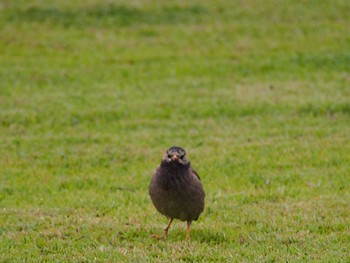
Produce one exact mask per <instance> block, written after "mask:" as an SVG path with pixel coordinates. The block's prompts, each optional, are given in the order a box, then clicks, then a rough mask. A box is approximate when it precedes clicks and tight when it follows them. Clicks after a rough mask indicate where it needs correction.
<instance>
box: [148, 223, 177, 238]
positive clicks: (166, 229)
mask: <svg viewBox="0 0 350 263" xmlns="http://www.w3.org/2000/svg"><path fill="white" fill-rule="evenodd" d="M173 220H174V218H171V219H170V222H169V224H168V226H167V227H166V228H165V229H164V233H163V235H160V236H157V235H152V237H153V238H155V239H162V238H163V237H166V236H167V235H168V231H169V228H170V225H171V223H172V222H173Z"/></svg>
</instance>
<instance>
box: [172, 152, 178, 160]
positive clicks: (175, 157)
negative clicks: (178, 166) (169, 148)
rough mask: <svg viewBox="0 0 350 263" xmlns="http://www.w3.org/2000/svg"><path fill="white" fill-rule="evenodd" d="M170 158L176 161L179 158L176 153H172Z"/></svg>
mask: <svg viewBox="0 0 350 263" xmlns="http://www.w3.org/2000/svg"><path fill="white" fill-rule="evenodd" d="M171 160H173V161H177V160H179V157H178V156H177V155H176V154H174V155H173V156H171Z"/></svg>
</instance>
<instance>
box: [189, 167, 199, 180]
mask: <svg viewBox="0 0 350 263" xmlns="http://www.w3.org/2000/svg"><path fill="white" fill-rule="evenodd" d="M191 170H192V173H193V174H194V175H195V176H197V178H198V179H199V181H200V180H201V178H200V177H199V175H198V173H197V172H196V171H195V170H194V169H193V168H191Z"/></svg>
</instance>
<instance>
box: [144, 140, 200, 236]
mask: <svg viewBox="0 0 350 263" xmlns="http://www.w3.org/2000/svg"><path fill="white" fill-rule="evenodd" d="M149 195H150V197H151V200H152V203H153V205H154V206H155V208H156V209H157V210H158V212H160V213H161V214H162V215H164V216H166V217H167V218H169V219H170V222H169V224H168V225H167V227H166V228H165V229H164V233H163V234H162V235H159V236H158V235H153V236H152V237H154V238H156V239H162V238H163V237H166V236H167V235H168V231H169V228H170V226H171V223H172V222H173V220H174V219H179V220H181V221H186V222H187V230H186V238H185V242H187V241H188V239H189V236H190V231H191V224H192V221H195V220H197V219H198V218H199V215H200V214H201V213H202V212H203V209H204V198H205V192H204V189H203V185H202V182H201V178H200V177H199V175H198V173H197V172H196V171H195V170H194V169H193V168H192V167H191V163H190V161H189V159H188V157H187V155H186V151H185V150H184V149H183V148H181V147H179V146H173V147H170V148H169V149H168V150H167V151H166V153H165V155H164V157H163V159H162V161H161V163H160V165H159V167H158V168H157V169H156V170H155V172H154V173H153V176H152V179H151V182H150V184H149Z"/></svg>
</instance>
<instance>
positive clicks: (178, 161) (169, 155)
mask: <svg viewBox="0 0 350 263" xmlns="http://www.w3.org/2000/svg"><path fill="white" fill-rule="evenodd" d="M163 161H165V162H166V163H172V164H175V165H188V164H189V163H190V161H189V160H188V158H187V156H186V151H185V150H184V149H182V148H181V147H178V146H173V147H171V148H169V150H167V151H166V154H165V155H164V157H163Z"/></svg>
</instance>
